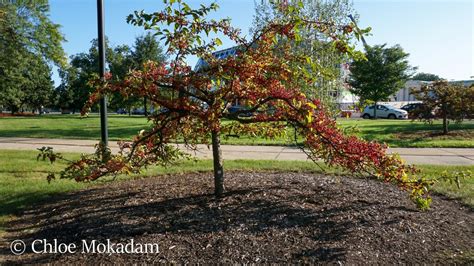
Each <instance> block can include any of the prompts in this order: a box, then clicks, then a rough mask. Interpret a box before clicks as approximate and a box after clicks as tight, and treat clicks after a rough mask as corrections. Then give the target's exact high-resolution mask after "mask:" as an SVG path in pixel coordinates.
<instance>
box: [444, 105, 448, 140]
mask: <svg viewBox="0 0 474 266" xmlns="http://www.w3.org/2000/svg"><path fill="white" fill-rule="evenodd" d="M447 109H448V108H447V106H446V104H443V134H444V135H447V134H448V110H447Z"/></svg>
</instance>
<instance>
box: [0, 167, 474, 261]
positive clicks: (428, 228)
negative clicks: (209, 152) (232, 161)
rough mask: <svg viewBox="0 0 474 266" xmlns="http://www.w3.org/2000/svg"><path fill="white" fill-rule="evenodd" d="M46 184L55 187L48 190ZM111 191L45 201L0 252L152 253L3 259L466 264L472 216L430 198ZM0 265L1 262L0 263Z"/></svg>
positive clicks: (292, 179)
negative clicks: (39, 242)
mask: <svg viewBox="0 0 474 266" xmlns="http://www.w3.org/2000/svg"><path fill="white" fill-rule="evenodd" d="M52 185H54V183H53V184H52ZM226 185H227V190H228V192H227V194H226V196H225V197H224V198H223V199H220V200H217V199H215V198H214V197H213V196H212V194H211V193H212V178H211V174H210V173H199V174H197V173H196V174H186V175H170V176H161V177H155V178H147V179H138V180H132V181H125V182H117V183H111V184H110V185H109V186H100V187H95V188H92V189H87V190H82V191H79V192H74V193H69V194H67V195H64V196H58V197H55V198H54V201H51V202H49V203H45V204H41V205H39V206H35V207H32V208H31V209H30V210H28V211H26V212H25V213H24V214H23V215H22V216H20V218H19V219H18V220H16V221H13V222H12V223H11V224H10V230H9V232H8V233H7V236H6V238H7V239H5V240H6V241H4V243H7V244H8V243H10V242H11V241H12V240H14V239H22V240H24V241H25V242H26V243H31V242H32V240H33V239H47V240H48V241H53V239H58V241H59V242H61V243H77V245H78V246H80V243H81V240H83V239H84V240H93V239H95V240H97V241H99V242H105V241H106V239H110V241H111V242H113V243H127V241H129V240H130V239H134V242H135V243H157V244H158V245H159V248H160V252H159V253H158V254H112V255H106V254H82V253H80V252H79V253H76V254H72V255H71V254H62V255H61V254H56V255H54V254H32V252H31V250H30V249H27V252H26V253H25V254H23V255H21V256H13V255H11V253H10V251H9V248H8V246H7V245H5V244H4V245H3V246H2V247H1V248H0V257H3V259H4V262H6V263H57V264H63V263H88V264H98V263H125V262H127V263H152V262H178V263H189V262H194V263H209V262H222V263H230V262H238V263H253V262H258V263H263V262H266V263H282V262H294V263H295V262H307V263H338V264H340V263H349V264H366V263H380V264H394V263H409V264H419V263H426V264H428V263H429V264H431V263H437V264H446V263H472V262H474V261H473V256H474V255H473V254H474V253H473V246H474V245H473V244H474V243H473V239H474V234H473V230H474V219H473V218H474V214H473V210H472V209H470V208H469V207H466V206H463V205H461V204H460V203H458V202H456V201H453V200H449V199H446V198H443V197H441V196H434V199H433V201H434V202H433V206H432V209H431V210H430V211H428V212H420V211H418V210H417V209H416V208H415V206H414V205H413V204H412V203H411V202H410V200H409V199H408V198H407V194H406V193H404V192H401V191H399V190H398V189H397V188H396V187H394V186H392V185H389V184H384V183H380V182H377V181H373V180H363V179H351V178H341V177H330V176H322V175H317V174H309V173H307V174H305V173H287V172H285V173H278V172H275V173H274V172H271V173H270V172H267V173H261V172H260V173H256V172H255V173H254V172H228V173H227V179H226ZM0 261H1V260H0Z"/></svg>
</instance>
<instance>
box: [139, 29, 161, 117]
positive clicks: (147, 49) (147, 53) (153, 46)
mask: <svg viewBox="0 0 474 266" xmlns="http://www.w3.org/2000/svg"><path fill="white" fill-rule="evenodd" d="M131 57H132V64H133V68H134V69H140V70H141V69H143V65H144V64H145V63H146V62H148V61H154V62H158V63H160V64H162V63H165V61H166V55H165V54H164V52H163V48H162V47H161V46H160V43H159V42H158V41H157V40H156V38H155V36H154V35H153V34H151V33H150V32H148V33H147V34H146V35H142V36H139V37H137V38H136V39H135V45H134V46H133V51H132V54H131ZM143 109H144V111H145V116H147V115H148V111H147V97H144V98H143Z"/></svg>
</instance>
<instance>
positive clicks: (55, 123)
mask: <svg viewBox="0 0 474 266" xmlns="http://www.w3.org/2000/svg"><path fill="white" fill-rule="evenodd" d="M224 122H225V121H224ZM338 124H339V125H340V127H341V128H355V129H356V132H354V134H356V135H358V136H360V137H362V138H364V139H367V140H377V141H380V142H386V143H387V144H388V145H389V146H390V147H420V148H421V147H459V148H460V147H471V148H472V147H474V121H465V122H464V123H462V124H455V123H451V125H450V130H451V133H450V135H448V136H442V135H439V134H438V133H439V132H441V127H442V125H441V121H439V120H438V121H435V122H434V123H433V124H432V125H430V124H426V123H424V122H419V121H414V122H412V121H400V120H386V119H378V120H360V119H338ZM149 126H150V124H148V123H147V119H146V118H144V117H143V116H131V117H129V116H127V115H110V116H109V119H108V128H109V137H110V139H111V140H121V139H123V140H129V139H131V137H132V136H134V135H135V134H137V133H138V132H139V131H140V130H142V129H144V128H147V127H149ZM292 135H293V134H292V131H291V130H288V136H289V137H288V138H291V136H292ZM0 137H31V138H69V139H96V140H97V139H99V138H100V123H99V117H98V116H97V115H91V116H90V117H86V118H81V117H80V116H79V115H45V116H36V117H2V118H0ZM288 138H280V139H273V140H270V139H264V138H250V137H248V136H240V137H226V136H223V140H222V143H223V144H234V145H287V144H289V143H291V141H290V140H289V139H288Z"/></svg>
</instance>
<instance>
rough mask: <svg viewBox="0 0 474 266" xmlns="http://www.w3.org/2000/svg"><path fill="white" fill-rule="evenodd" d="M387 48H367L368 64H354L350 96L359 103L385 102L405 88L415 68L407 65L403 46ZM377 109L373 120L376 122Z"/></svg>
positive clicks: (356, 62) (358, 61)
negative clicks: (351, 94) (353, 96)
mask: <svg viewBox="0 0 474 266" xmlns="http://www.w3.org/2000/svg"><path fill="white" fill-rule="evenodd" d="M385 46H386V45H385V44H384V45H375V46H372V47H370V46H366V53H365V56H366V60H355V61H354V62H352V64H351V68H350V70H351V76H350V80H349V84H350V85H351V87H352V88H351V92H352V93H354V94H355V95H357V96H359V97H360V101H361V103H362V102H365V101H367V100H369V101H373V102H374V103H375V105H377V102H380V101H386V100H388V99H389V97H390V96H392V95H393V94H395V93H396V92H397V91H398V90H400V89H401V88H403V87H404V86H405V83H406V82H407V81H408V79H409V78H410V76H411V75H412V72H413V71H414V70H415V68H413V67H411V66H410V65H409V63H408V60H407V58H408V56H409V54H408V53H405V52H404V51H403V49H402V47H400V45H395V46H393V47H389V48H386V47H385ZM376 110H377V108H374V118H377V114H376Z"/></svg>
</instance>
